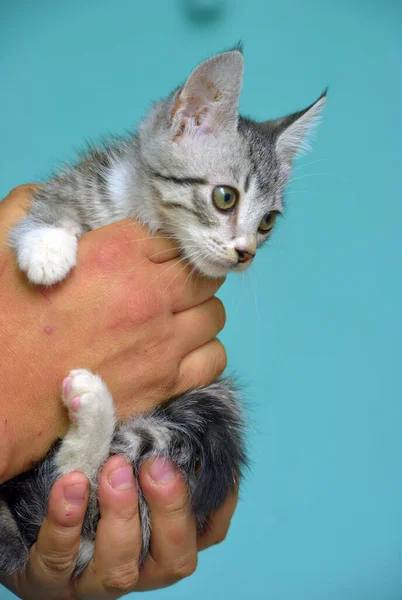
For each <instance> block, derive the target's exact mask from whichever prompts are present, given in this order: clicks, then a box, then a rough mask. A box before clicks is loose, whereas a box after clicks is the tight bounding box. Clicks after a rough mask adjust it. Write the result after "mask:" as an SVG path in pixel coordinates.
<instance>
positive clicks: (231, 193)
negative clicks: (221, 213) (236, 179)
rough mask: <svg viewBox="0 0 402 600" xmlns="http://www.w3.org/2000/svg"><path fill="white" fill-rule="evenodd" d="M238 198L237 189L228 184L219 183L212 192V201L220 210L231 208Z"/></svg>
mask: <svg viewBox="0 0 402 600" xmlns="http://www.w3.org/2000/svg"><path fill="white" fill-rule="evenodd" d="M237 198H238V193H237V191H236V190H234V189H233V188H231V187H228V186H226V185H217V186H216V188H214V190H213V192H212V201H213V203H214V204H215V206H216V208H217V209H218V210H231V209H232V208H233V207H234V205H235V204H236V202H237Z"/></svg>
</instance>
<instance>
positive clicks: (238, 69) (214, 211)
mask: <svg viewBox="0 0 402 600" xmlns="http://www.w3.org/2000/svg"><path fill="white" fill-rule="evenodd" d="M242 76H243V56H242V54H241V52H240V51H238V50H233V51H230V52H224V53H222V54H218V55H216V56H214V57H213V58H210V59H209V60H206V61H205V62H203V63H202V64H201V65H199V66H198V67H197V68H196V69H195V70H194V71H193V72H192V73H191V75H190V77H189V78H188V80H187V81H186V83H185V84H184V85H183V86H182V87H180V88H179V89H177V90H176V91H175V92H173V94H172V95H171V96H170V97H169V98H168V99H166V100H163V101H161V102H159V103H157V104H156V105H155V106H154V108H153V109H152V111H151V113H150V114H149V116H148V117H147V118H146V119H145V121H144V122H143V124H142V126H141V129H140V143H141V153H142V158H143V162H144V168H146V169H147V172H148V175H149V176H150V179H151V182H152V193H153V196H154V197H155V198H156V199H157V203H156V209H157V212H158V218H159V221H160V224H161V228H162V229H164V230H165V231H167V232H168V233H169V234H170V235H172V236H173V237H174V238H175V239H176V240H177V242H178V244H179V245H180V247H181V249H182V251H183V254H184V255H185V256H186V257H187V258H188V259H189V261H190V262H191V263H192V264H193V265H194V266H195V267H196V268H197V269H198V270H199V271H201V272H202V273H204V274H205V275H208V276H210V277H219V276H223V275H225V274H226V273H228V272H230V271H243V270H245V269H246V268H247V267H248V266H249V265H250V264H251V262H252V259H253V257H254V256H255V254H256V251H257V248H259V247H260V246H261V245H262V244H263V243H264V242H265V241H266V240H267V239H268V237H269V236H270V233H271V231H272V229H273V227H274V224H275V219H276V215H277V214H278V213H280V212H281V211H282V207H283V202H282V195H283V190H284V187H285V185H286V183H287V182H288V180H289V177H290V174H291V168H292V161H293V158H294V157H295V155H296V154H297V152H298V151H299V150H300V149H302V148H303V147H305V146H306V142H305V140H306V138H307V136H308V133H309V131H310V129H311V128H312V126H313V125H314V123H315V122H316V121H317V118H318V116H319V114H320V111H321V109H322V107H323V105H324V102H325V93H324V94H323V95H322V96H321V97H320V98H319V99H318V100H317V101H316V102H315V103H314V104H312V105H311V106H309V107H308V108H306V109H305V110H302V111H300V112H297V113H295V114H292V115H289V116H287V117H283V118H280V119H276V120H273V121H266V122H263V123H257V122H255V121H251V120H249V119H245V118H243V117H241V116H239V114H238V101H239V95H240V89H241V83H242Z"/></svg>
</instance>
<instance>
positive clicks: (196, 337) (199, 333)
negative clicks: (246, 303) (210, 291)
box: [174, 297, 226, 356]
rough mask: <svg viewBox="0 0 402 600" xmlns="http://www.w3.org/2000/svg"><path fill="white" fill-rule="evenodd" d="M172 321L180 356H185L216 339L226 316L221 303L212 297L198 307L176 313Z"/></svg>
mask: <svg viewBox="0 0 402 600" xmlns="http://www.w3.org/2000/svg"><path fill="white" fill-rule="evenodd" d="M174 319H175V327H176V331H177V338H176V339H177V340H178V343H179V345H180V350H181V352H182V354H181V356H185V355H186V354H188V353H189V352H192V351H193V350H195V349H196V348H199V347H200V346H203V345H204V344H206V343H207V342H210V341H211V340H213V339H215V338H216V336H217V335H218V333H219V332H220V331H222V329H223V328H224V326H225V321H226V314H225V308H224V306H223V304H222V302H221V301H220V300H219V299H218V298H216V297H213V298H210V299H209V300H206V301H205V302H203V303H202V304H200V305H199V306H195V307H194V308H190V309H188V310H185V311H182V312H180V313H177V314H176V315H175V316H174ZM189 332H191V335H189ZM183 334H184V335H183Z"/></svg>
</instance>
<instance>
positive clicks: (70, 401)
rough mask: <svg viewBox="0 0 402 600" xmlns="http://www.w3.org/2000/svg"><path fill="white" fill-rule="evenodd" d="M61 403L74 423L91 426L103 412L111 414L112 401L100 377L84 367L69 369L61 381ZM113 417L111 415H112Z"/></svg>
mask: <svg viewBox="0 0 402 600" xmlns="http://www.w3.org/2000/svg"><path fill="white" fill-rule="evenodd" d="M63 403H64V405H65V406H66V407H67V408H68V415H69V418H70V421H71V423H73V424H74V425H85V423H88V425H89V426H93V424H94V422H96V421H97V420H98V419H99V418H100V417H102V416H104V415H105V413H107V414H108V415H105V416H109V417H110V416H111V417H112V415H113V402H112V399H111V397H110V394H109V391H108V389H107V387H106V385H105V384H104V383H103V381H102V379H101V378H100V377H98V376H97V375H94V374H93V373H91V372H90V371H87V370H86V369H76V370H75V371H70V373H69V375H68V377H66V378H65V379H64V381H63ZM112 418H113V417H112Z"/></svg>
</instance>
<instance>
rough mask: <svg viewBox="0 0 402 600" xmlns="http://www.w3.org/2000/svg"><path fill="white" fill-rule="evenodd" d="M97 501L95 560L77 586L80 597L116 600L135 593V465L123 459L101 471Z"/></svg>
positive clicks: (137, 538) (137, 528) (137, 547)
mask: <svg viewBox="0 0 402 600" xmlns="http://www.w3.org/2000/svg"><path fill="white" fill-rule="evenodd" d="M98 500H99V510H100V520H99V523H98V527H97V530H96V541H95V552H94V557H93V559H92V560H91V562H90V564H89V565H88V567H87V568H86V569H85V571H84V573H83V574H82V575H81V577H80V578H79V579H78V581H77V582H76V584H75V585H76V590H77V595H78V597H84V598H87V597H89V598H93V597H95V598H97V597H98V596H99V597H102V598H105V599H107V598H113V599H114V598H119V597H120V596H122V595H123V594H127V593H129V592H131V591H132V590H133V589H134V587H135V585H136V583H137V580H138V558H139V555H140V549H141V530H140V520H139V515H138V495H137V487H136V484H135V479H134V474H133V468H132V465H131V464H130V463H127V461H126V460H125V459H124V458H123V457H122V456H114V457H112V458H111V459H109V460H108V462H107V463H106V465H105V466H104V468H103V469H102V472H101V475H100V479H99V490H98Z"/></svg>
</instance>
